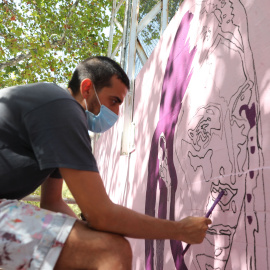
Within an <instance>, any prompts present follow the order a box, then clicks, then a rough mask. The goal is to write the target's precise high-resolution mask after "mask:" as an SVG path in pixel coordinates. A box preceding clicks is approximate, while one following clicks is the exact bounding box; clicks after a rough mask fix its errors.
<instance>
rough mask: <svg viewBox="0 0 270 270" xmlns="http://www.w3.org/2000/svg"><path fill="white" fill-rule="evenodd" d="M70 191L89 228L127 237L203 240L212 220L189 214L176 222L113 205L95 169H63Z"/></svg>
mask: <svg viewBox="0 0 270 270" xmlns="http://www.w3.org/2000/svg"><path fill="white" fill-rule="evenodd" d="M60 172H61V175H62V176H63V178H64V179H65V181H66V183H67V185H68V187H69V189H70V191H71V193H72V194H73V196H74V198H75V200H76V202H77V203H78V205H79V207H80V209H81V210H82V212H83V214H84V216H85V218H86V220H87V222H88V223H89V225H90V227H92V228H94V229H96V230H100V231H106V232H112V233H118V234H121V235H124V236H128V237H133V238H144V239H175V240H181V241H184V242H186V243H190V244H194V243H201V242H202V241H203V239H204V237H205V234H206V230H207V228H208V226H207V225H208V224H210V223H211V220H209V219H206V218H204V217H198V218H197V217H187V218H185V219H182V220H181V221H178V222H174V221H169V220H163V219H156V218H154V217H150V216H147V215H144V214H140V213H137V212H135V211H133V210H130V209H128V208H125V207H123V206H120V205H117V204H114V203H113V202H111V200H110V199H109V197H108V195H107V194H106V191H105V188H104V185H103V182H102V179H101V177H100V175H99V174H98V173H96V172H90V171H79V170H73V169H67V168H60Z"/></svg>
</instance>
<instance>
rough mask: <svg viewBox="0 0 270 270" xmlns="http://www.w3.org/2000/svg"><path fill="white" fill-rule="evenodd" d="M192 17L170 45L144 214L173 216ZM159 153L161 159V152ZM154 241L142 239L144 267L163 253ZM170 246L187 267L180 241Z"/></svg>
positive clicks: (160, 263)
mask: <svg viewBox="0 0 270 270" xmlns="http://www.w3.org/2000/svg"><path fill="white" fill-rule="evenodd" d="M192 18H193V15H192V14H191V13H189V12H187V13H186V14H185V15H184V17H183V19H182V21H181V24H180V26H179V28H178V30H177V33H176V35H175V39H174V42H173V45H172V48H171V52H170V55H169V58H168V62H167V67H166V71H165V75H164V81H163V87H162V93H161V102H160V114H159V122H158V124H157V127H156V130H155V132H154V135H153V138H152V143H151V150H150V157H149V163H148V182H147V191H146V204H145V213H146V214H148V215H151V216H156V217H159V218H164V219H165V218H169V219H171V220H174V219H175V217H174V210H175V192H176V189H177V176H176V171H175V167H174V164H173V138H174V131H175V125H176V123H177V118H178V115H179V112H180V109H181V101H182V99H183V96H184V94H185V91H186V89H187V87H188V84H189V81H190V78H191V76H192V72H191V70H190V69H191V65H192V61H193V58H194V55H195V52H196V49H193V50H192V51H191V52H190V51H189V50H190V48H189V42H188V40H187V36H188V31H189V27H190V23H191V20H192ZM162 133H163V134H164V137H165V141H166V144H165V145H166V148H167V149H164V144H162V146H160V147H161V148H162V151H165V150H167V164H168V174H167V176H169V178H170V179H169V180H168V181H169V182H170V184H171V191H170V192H169V193H168V186H166V184H165V182H164V179H162V178H161V176H160V172H159V170H160V168H159V165H160V164H159V163H160V161H159V159H158V149H159V145H160V144H159V142H160V136H161V134H162ZM161 156H162V158H164V152H163V155H161ZM167 183H168V182H167ZM158 184H159V189H160V191H159V192H160V199H159V202H158V204H156V195H157V189H158ZM168 194H170V198H167V196H168ZM168 201H169V203H170V207H169V209H170V210H169V212H170V213H167V209H168V206H167V203H168ZM156 205H158V210H157V209H155V207H156ZM156 212H158V213H156ZM156 242H157V243H156V249H154V241H153V240H146V241H145V266H146V269H147V270H152V269H154V263H155V262H154V257H156V258H157V257H162V258H163V256H164V241H156ZM170 245H171V252H172V255H173V259H174V263H175V266H176V269H177V270H180V269H181V270H185V269H187V268H186V265H185V263H184V260H183V257H182V250H183V247H182V243H181V242H180V241H173V240H171V241H170ZM155 252H156V254H155ZM157 253H159V254H157ZM155 264H156V267H155V269H163V259H162V260H157V261H156V263H155Z"/></svg>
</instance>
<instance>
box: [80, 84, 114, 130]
mask: <svg viewBox="0 0 270 270" xmlns="http://www.w3.org/2000/svg"><path fill="white" fill-rule="evenodd" d="M94 90H95V93H96V96H97V100H98V102H99V104H100V112H99V114H98V115H95V114H93V113H91V112H89V111H88V108H87V103H86V100H84V102H85V107H86V111H85V112H86V116H87V123H88V129H89V130H90V131H92V132H95V133H103V132H105V131H106V130H108V129H109V128H111V127H112V126H113V125H114V124H115V122H116V121H117V119H118V115H117V114H115V113H114V112H112V111H111V110H110V109H108V108H107V107H106V106H104V105H101V103H100V101H99V98H98V95H97V92H96V89H95V87H94Z"/></svg>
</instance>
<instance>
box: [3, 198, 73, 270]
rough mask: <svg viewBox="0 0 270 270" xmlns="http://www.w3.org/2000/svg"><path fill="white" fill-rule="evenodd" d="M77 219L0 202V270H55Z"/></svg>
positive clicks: (13, 201)
mask: <svg viewBox="0 0 270 270" xmlns="http://www.w3.org/2000/svg"><path fill="white" fill-rule="evenodd" d="M75 221H76V219H75V218H73V217H70V216H67V215H64V214H60V213H54V212H51V211H48V210H44V209H41V208H38V207H36V206H33V205H30V204H27V203H23V202H20V201H17V200H4V199H0V269H4V270H17V269H21V270H24V269H31V270H34V269H35V270H36V269H42V270H51V269H53V268H54V266H55V264H56V262H57V259H58V257H59V255H60V252H61V250H62V248H63V245H64V243H65V241H66V239H67V237H68V235H69V233H70V231H71V229H72V227H73V225H74V223H75Z"/></svg>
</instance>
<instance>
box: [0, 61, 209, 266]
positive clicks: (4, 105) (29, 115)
mask: <svg viewBox="0 0 270 270" xmlns="http://www.w3.org/2000/svg"><path fill="white" fill-rule="evenodd" d="M128 89H129V80H128V78H127V76H126V74H125V73H124V71H123V70H122V69H121V67H120V66H119V65H118V64H117V63H115V62H114V61H113V60H111V59H109V58H107V57H93V58H89V59H87V60H85V61H83V62H82V63H80V64H79V65H78V67H77V68H76V70H75V72H74V74H73V76H72V79H71V81H70V82H69V90H70V92H71V95H70V94H68V93H67V92H66V91H65V90H63V89H61V88H60V87H58V86H57V85H54V84H48V83H38V84H31V85H24V86H17V87H11V88H6V89H2V90H1V91H0V200H1V201H0V249H1V250H2V252H1V250H0V254H2V255H0V267H2V268H4V269H131V259H132V255H131V249H130V246H129V243H128V241H127V240H125V238H124V237H123V236H127V237H134V238H149V239H166V238H167V239H177V240H182V241H185V242H187V243H191V244H193V243H200V242H202V240H203V238H204V236H205V233H206V230H207V228H208V226H207V225H208V224H210V223H211V221H210V220H209V219H206V218H200V217H198V218H195V217H187V218H185V219H183V220H181V221H178V222H173V221H168V220H160V219H155V218H153V217H150V216H146V215H143V214H140V213H137V212H134V211H132V210H130V209H127V208H125V207H122V206H120V205H116V204H114V203H112V202H111V201H110V199H109V198H108V196H107V194H106V191H105V189H104V186H103V183H102V179H101V178H100V175H99V173H98V169H97V166H96V161H95V159H94V157H93V155H92V153H91V146H90V139H89V136H88V130H87V129H88V128H89V129H90V130H92V131H96V132H103V131H105V130H107V129H108V128H109V127H110V126H111V125H113V124H114V122H115V121H116V120H117V115H118V113H119V107H120V105H121V104H122V103H123V100H124V98H125V95H126V93H127V91H128ZM86 115H87V117H86ZM63 179H65V181H66V183H67V185H68V187H69V189H70V191H71V192H72V194H73V196H74V198H75V200H76V202H77V203H78V205H79V207H80V209H81V211H82V213H83V215H84V217H85V218H86V222H83V221H79V220H78V219H77V218H76V216H75V214H74V213H73V212H72V211H71V209H70V208H69V207H68V206H67V205H66V204H65V203H64V201H63V200H62V196H61V191H62V183H63ZM40 184H42V189H41V191H42V194H41V209H40V208H36V207H33V206H31V205H27V204H24V203H22V202H19V201H17V199H21V198H22V197H24V196H26V195H28V194H30V193H31V192H32V191H34V190H35V189H36V188H37V187H38V186H39V185H40ZM45 209H47V210H45ZM48 210H50V211H48ZM55 212H58V213H55ZM60 213H62V214H60Z"/></svg>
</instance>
